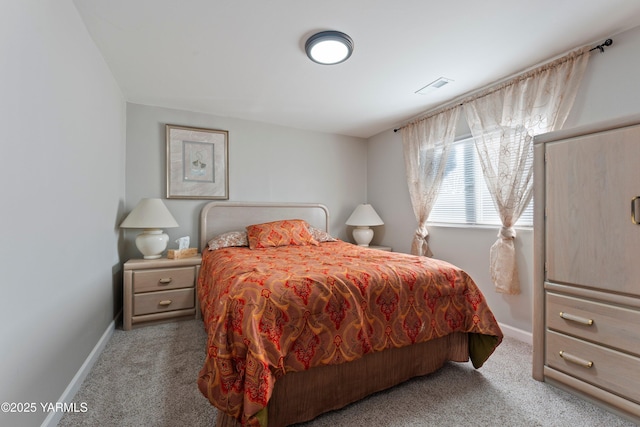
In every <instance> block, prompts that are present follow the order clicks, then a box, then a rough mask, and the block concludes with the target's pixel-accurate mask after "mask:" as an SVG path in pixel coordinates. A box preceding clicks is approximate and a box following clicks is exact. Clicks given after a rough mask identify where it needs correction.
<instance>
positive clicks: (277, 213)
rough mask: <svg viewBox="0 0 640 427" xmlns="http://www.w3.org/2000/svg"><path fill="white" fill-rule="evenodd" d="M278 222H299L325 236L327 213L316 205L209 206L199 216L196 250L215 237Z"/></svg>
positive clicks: (227, 203)
mask: <svg viewBox="0 0 640 427" xmlns="http://www.w3.org/2000/svg"><path fill="white" fill-rule="evenodd" d="M280 219H303V220H305V221H307V223H309V225H312V226H314V227H316V228H319V229H321V230H324V231H326V232H327V233H328V232H329V209H327V207H326V206H325V205H321V204H319V203H256V202H210V203H207V204H206V205H205V206H204V207H203V208H202V211H201V212H200V250H201V251H202V249H203V248H204V247H205V246H206V245H207V242H208V241H209V240H211V238H213V237H214V236H217V235H218V234H222V233H225V232H227V231H244V229H245V227H246V226H247V225H251V224H260V223H263V222H270V221H277V220H280Z"/></svg>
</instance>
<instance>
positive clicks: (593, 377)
mask: <svg viewBox="0 0 640 427" xmlns="http://www.w3.org/2000/svg"><path fill="white" fill-rule="evenodd" d="M561 352H562V356H561V355H560V354H561ZM546 364H547V365H548V366H549V367H551V368H553V369H556V370H558V371H561V372H564V373H566V374H568V375H571V376H573V377H575V378H578V379H580V380H582V381H585V382H588V383H590V384H593V385H595V386H598V387H600V388H603V389H605V390H608V391H610V392H612V393H614V394H618V395H621V396H625V397H626V398H627V399H630V400H633V401H635V402H637V403H640V388H639V387H638V384H640V358H637V357H634V356H631V355H628V354H625V353H621V352H619V351H615V350H611V349H608V348H606V347H600V346H598V345H596V344H592V343H588V342H586V341H582V340H579V339H577V338H572V337H569V336H566V335H562V334H558V333H555V332H552V331H549V332H547V343H546ZM589 364H590V366H589Z"/></svg>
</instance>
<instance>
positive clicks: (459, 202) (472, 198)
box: [429, 138, 533, 227]
mask: <svg viewBox="0 0 640 427" xmlns="http://www.w3.org/2000/svg"><path fill="white" fill-rule="evenodd" d="M527 162H528V163H529V164H530V163H532V162H533V156H530V158H528V159H527ZM429 222H438V223H449V224H482V225H501V223H500V217H499V216H498V212H497V211H496V208H495V206H494V204H493V200H492V198H491V194H490V193H489V189H488V188H487V185H486V183H485V180H484V177H483V175H482V168H481V166H480V160H479V158H478V153H477V151H476V148H475V144H474V141H473V138H466V139H462V140H459V141H456V142H454V144H453V146H452V147H451V151H450V152H449V158H448V159H447V165H446V168H445V172H444V178H443V180H442V184H441V186H440V192H439V194H438V199H437V200H436V203H435V205H434V206H433V208H432V209H431V214H430V215H429ZM516 225H517V226H521V227H527V226H532V225H533V201H532V202H530V203H529V206H527V208H526V209H525V211H524V212H523V213H522V216H521V217H520V219H519V220H518V222H517V223H516Z"/></svg>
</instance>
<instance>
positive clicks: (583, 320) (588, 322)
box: [560, 311, 593, 326]
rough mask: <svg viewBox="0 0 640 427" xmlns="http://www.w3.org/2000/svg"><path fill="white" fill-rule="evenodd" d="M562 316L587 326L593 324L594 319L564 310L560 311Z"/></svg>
mask: <svg viewBox="0 0 640 427" xmlns="http://www.w3.org/2000/svg"><path fill="white" fill-rule="evenodd" d="M560 317H562V318H563V319H564V320H570V321H572V322H576V323H580V324H582V325H586V326H591V325H593V319H586V318H584V317H580V316H574V315H573V314H569V313H565V312H564V311H561V312H560Z"/></svg>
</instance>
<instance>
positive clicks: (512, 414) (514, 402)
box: [59, 320, 635, 427]
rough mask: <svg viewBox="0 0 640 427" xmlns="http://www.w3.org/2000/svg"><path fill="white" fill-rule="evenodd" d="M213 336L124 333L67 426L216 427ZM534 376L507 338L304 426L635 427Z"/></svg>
mask: <svg viewBox="0 0 640 427" xmlns="http://www.w3.org/2000/svg"><path fill="white" fill-rule="evenodd" d="M205 341H206V334H205V332H204V330H203V327H202V323H201V322H198V321H195V320H188V321H182V322H173V323H166V324H162V325H157V326H148V327H144V328H140V329H136V330H133V331H129V332H124V331H122V330H116V331H115V333H114V335H113V337H112V339H111V340H110V341H109V343H108V344H107V346H106V348H105V350H104V352H103V353H102V355H101V356H100V358H99V360H98V361H97V362H96V364H95V366H94V367H93V369H92V371H91V373H90V374H89V375H88V377H87V379H86V380H85V382H84V383H83V385H82V387H81V389H80V390H79V392H78V394H77V395H76V396H75V398H74V399H73V400H74V402H76V403H80V402H86V404H87V407H88V411H87V412H86V413H69V414H66V415H65V416H64V417H63V418H62V420H61V422H60V423H59V426H69V427H72V426H107V427H110V426H114V427H115V426H118V427H122V426H135V427H139V426H160V427H161V426H166V427H174V426H194V427H198V426H213V425H214V423H215V417H216V415H215V412H216V411H215V410H214V409H213V407H212V406H211V405H210V404H209V402H208V401H207V400H206V399H205V398H204V397H203V396H202V395H201V394H200V392H199V391H198V388H197V386H196V378H197V375H198V371H199V370H200V367H201V365H202V363H203V361H204V348H205ZM634 425H635V424H633V423H630V422H629V421H626V420H624V419H621V418H619V417H616V416H615V415H613V414H610V413H609V412H606V411H604V410H602V409H599V408H598V407H596V406H593V405H591V404H589V403H587V402H585V401H583V400H580V399H578V398H576V397H574V396H572V395H570V394H568V393H565V392H564V391H562V390H559V389H557V388H555V387H552V386H550V385H548V384H545V383H540V382H537V381H534V380H533V379H532V378H531V347H530V346H528V345H526V344H524V343H521V342H519V341H516V340H513V339H509V338H506V339H505V340H504V342H503V343H502V345H500V347H498V349H497V350H496V352H495V353H494V354H493V356H492V357H491V358H490V359H489V360H488V361H487V362H486V363H485V365H484V366H483V367H482V368H481V369H479V370H475V369H473V367H472V366H471V364H470V363H463V364H460V363H449V364H447V365H445V367H444V368H443V369H441V370H440V371H438V372H436V373H434V374H432V375H429V376H427V377H424V378H416V379H413V380H411V381H408V382H407V383H404V384H402V385H400V386H398V387H395V388H392V389H390V390H387V391H384V392H381V393H377V394H375V395H373V396H370V397H368V398H366V399H364V400H362V401H360V402H358V403H355V404H353V405H350V406H348V407H346V408H344V409H342V410H340V411H335V412H331V413H328V414H325V415H322V416H320V417H318V418H316V419H315V420H313V421H311V422H308V423H305V424H302V425H300V426H304V427H325V426H326V427H340V426H349V427H360V426H361V427H365V426H366V427H369V426H382V427H405V426H408V427H422V426H505V427H507V426H508V427H511V426H579V427H590V426H593V427H601V426H608V427H613V426H634Z"/></svg>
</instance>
